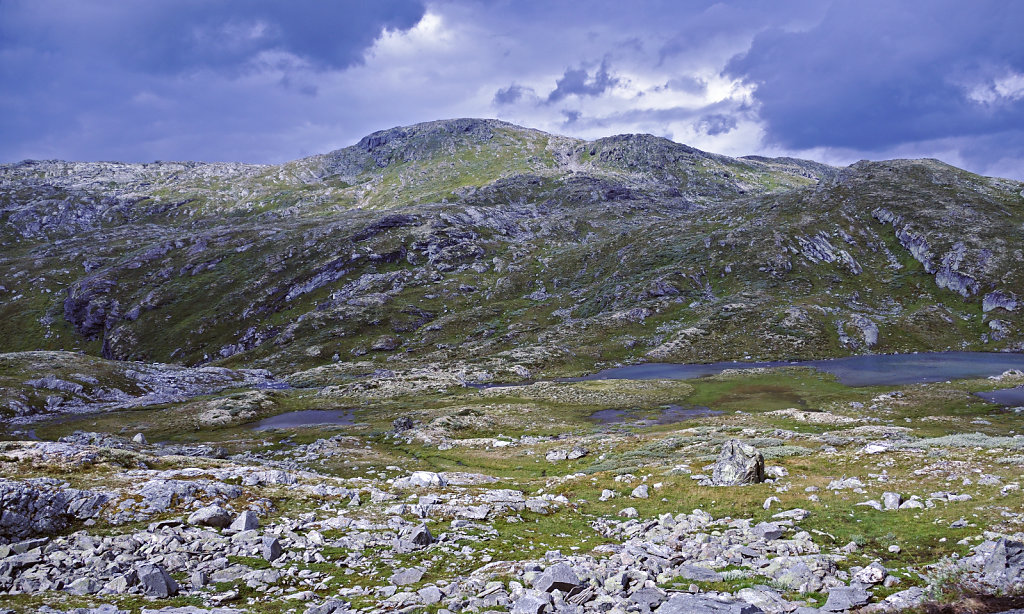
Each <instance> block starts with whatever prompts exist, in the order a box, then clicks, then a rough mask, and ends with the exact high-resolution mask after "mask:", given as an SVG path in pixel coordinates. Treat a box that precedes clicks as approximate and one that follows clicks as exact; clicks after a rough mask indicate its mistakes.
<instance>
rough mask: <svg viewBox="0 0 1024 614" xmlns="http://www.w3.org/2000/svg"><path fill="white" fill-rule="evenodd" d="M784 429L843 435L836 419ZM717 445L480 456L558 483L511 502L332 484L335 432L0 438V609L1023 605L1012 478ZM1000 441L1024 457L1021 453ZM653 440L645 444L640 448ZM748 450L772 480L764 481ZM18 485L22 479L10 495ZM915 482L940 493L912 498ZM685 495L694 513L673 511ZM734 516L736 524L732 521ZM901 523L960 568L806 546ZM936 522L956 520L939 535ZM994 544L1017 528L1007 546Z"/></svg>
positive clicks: (854, 444)
mask: <svg viewBox="0 0 1024 614" xmlns="http://www.w3.org/2000/svg"><path fill="white" fill-rule="evenodd" d="M898 399H899V396H896V397H893V396H891V395H889V396H883V397H881V398H878V399H876V401H877V403H878V404H882V403H886V402H889V403H891V402H893V401H894V400H898ZM799 413H800V412H798V411H797V410H790V411H789V413H788V414H786V415H789V416H797V415H799ZM805 413H806V412H805ZM805 420H817V421H818V422H820V423H832V424H835V423H840V424H841V423H843V422H844V420H845V421H846V422H848V423H863V419H862V418H852V417H847V418H844V417H843V416H840V415H836V414H817V415H813V416H810V417H806V416H805ZM868 423H870V420H869V421H868ZM729 431H730V429H725V430H721V429H716V428H711V429H710V430H709V429H707V428H704V429H702V428H688V429H682V430H678V431H675V432H673V433H672V435H671V437H680V436H687V435H689V436H691V437H692V436H693V435H697V434H698V433H701V434H699V435H697V437H696V439H697V440H705V441H704V442H703V443H700V444H697V445H698V446H703V448H701V449H708V448H707V446H708V445H713V446H714V449H716V450H718V452H717V455H716V456H714V457H713V458H714V461H713V462H711V463H710V464H707V465H705V466H704V468H703V470H699V469H696V468H691V465H690V464H689V463H686V462H683V463H681V464H680V463H676V464H671V465H662V464H658V463H656V464H655V465H647V466H646V468H645V466H644V465H640V466H638V467H637V468H635V469H633V470H631V471H630V472H624V471H617V472H612V473H608V472H598V473H594V472H592V471H587V472H586V473H574V472H564V471H565V467H566V463H573V462H575V463H582V462H584V461H586V460H588V459H591V458H593V457H594V456H595V455H597V454H599V453H600V457H601V458H602V459H606V460H608V459H607V458H606V457H611V456H614V455H613V453H612V450H614V449H615V445H616V443H615V441H614V440H616V439H618V438H620V437H622V434H618V435H615V434H611V437H609V435H608V434H606V435H604V436H603V437H600V438H597V439H595V438H594V437H593V436H589V435H588V436H580V435H566V436H560V437H547V436H539V437H538V436H526V435H524V436H522V437H519V438H499V439H492V440H490V442H489V443H488V445H486V448H487V449H495V450H502V451H503V452H502V454H504V455H506V456H507V457H508V458H509V459H512V458H526V459H529V458H531V457H534V456H541V457H542V458H543V460H540V459H539V458H538V459H536V462H539V463H544V464H545V465H547V466H549V467H551V468H552V470H554V472H555V473H560V472H561V473H562V475H558V476H557V477H551V478H544V479H541V480H539V481H537V480H527V483H529V487H528V488H522V487H517V485H516V484H515V482H516V480H514V479H509V478H508V477H505V478H503V479H499V478H498V477H495V476H490V475H486V474H483V473H476V472H471V473H470V472H457V471H449V472H432V471H414V472H411V473H410V472H408V471H403V470H402V469H400V468H399V467H398V466H394V465H388V466H386V467H371V466H368V465H362V466H361V470H360V471H358V472H357V473H358V475H352V476H351V477H338V476H337V475H336V472H331V473H335V475H330V474H327V473H323V472H321V471H317V470H315V469H313V467H323V466H325V465H324V464H325V463H328V464H329V463H332V462H336V463H341V464H343V465H349V464H351V463H352V462H353V461H354V460H355V459H359V458H360V455H361V454H366V453H370V454H372V452H367V450H368V449H369V448H370V447H371V446H370V445H368V444H366V443H365V442H364V441H363V440H362V439H360V438H359V437H352V436H347V435H335V436H333V437H330V438H322V439H315V440H312V441H310V442H309V443H305V444H296V443H291V444H287V440H285V443H286V444H287V445H285V446H283V447H275V448H274V449H266V450H262V451H261V450H260V448H259V446H258V445H257V446H253V447H252V448H251V449H249V450H248V451H245V452H242V453H238V454H233V455H229V454H227V452H226V450H223V449H215V448H214V447H213V446H210V445H207V444H196V445H185V444H155V445H154V444H149V443H147V442H146V439H145V437H144V436H143V435H141V434H139V435H137V436H135V437H134V438H132V439H127V438H123V437H118V436H113V435H104V434H99V433H86V432H76V433H74V434H71V435H68V436H65V437H64V438H62V440H61V441H59V442H43V441H40V442H8V443H5V444H0V445H2V448H0V450H2V452H0V462H2V463H3V465H2V467H3V470H4V471H3V473H4V475H7V476H9V477H8V479H4V480H0V506H2V507H0V509H2V515H0V542H2V543H3V545H0V593H2V596H0V611H2V612H22V611H39V612H54V611H57V612H76V613H89V614H92V613H102V614H114V613H120V612H139V611H141V612H144V613H146V612H163V613H168V614H169V613H172V612H173V613H181V614H186V613H188V614H198V613H202V612H211V613H216V614H229V613H236V612H302V613H305V614H330V613H335V612H351V611H364V612H377V611H402V612H417V611H436V612H446V611H447V612H487V611H494V612H503V611H509V612H516V613H527V612H529V613H531V614H540V613H543V612H592V611H593V612H612V613H619V612H622V613H625V612H639V613H647V612H655V613H659V614H673V613H691V612H696V613H699V614H703V613H714V614H719V613H720V614H733V613H735V614H756V613H758V612H766V613H769V614H782V613H786V614H788V613H790V612H796V613H797V614H814V613H816V612H822V613H826V612H846V611H850V610H856V611H862V612H881V611H895V610H901V609H906V608H910V607H915V606H918V605H921V604H922V603H925V602H929V601H933V600H936V599H940V598H941V597H942V596H943V595H944V594H946V592H947V591H955V590H962V589H964V588H965V587H971V590H977V591H985V592H989V593H992V594H997V593H998V594H1014V593H1015V592H1019V591H1021V590H1022V589H1024V576H1022V572H1024V543H1021V540H1022V538H1024V532H1021V531H1020V528H1021V527H1022V526H1024V510H1022V509H1021V498H1020V482H1019V480H1015V479H1013V478H1014V477H1015V476H1014V475H1012V474H1009V475H1007V474H1005V473H1004V472H1002V471H1000V470H998V469H997V470H996V471H995V472H994V473H991V474H989V473H983V472H982V471H981V469H977V470H972V469H971V466H972V463H971V462H968V461H965V460H963V459H959V456H960V455H959V454H957V453H952V452H951V454H953V456H957V457H958V460H949V461H943V460H940V458H936V457H935V455H931V454H922V452H921V450H922V449H927V448H928V446H927V445H924V446H920V445H918V444H920V443H921V442H920V441H918V440H916V439H915V438H914V437H912V436H909V434H907V431H909V429H905V430H904V431H903V434H902V435H901V431H900V429H898V428H894V427H884V426H876V427H870V426H861V427H858V428H854V429H852V430H849V431H831V432H826V433H824V434H821V435H817V434H803V435H801V434H799V433H797V432H795V431H794V432H790V433H789V434H785V433H783V432H782V431H779V430H778V429H776V430H775V431H773V434H774V435H775V436H776V437H779V436H781V437H784V439H786V440H788V442H787V443H786V444H785V446H788V447H789V448H794V447H798V446H801V445H802V446H811V445H819V446H821V450H820V451H818V452H815V453H814V454H815V456H816V457H817V458H818V459H819V460H820V462H822V463H824V464H825V465H834V466H836V467H840V466H842V467H846V466H849V465H848V463H850V462H851V461H856V462H860V461H862V460H863V459H869V460H870V461H871V462H873V463H877V465H876V467H883V469H881V471H880V472H867V471H865V473H864V474H861V475H836V476H834V477H833V478H832V479H831V480H830V481H828V483H824V482H821V481H820V480H818V481H817V483H820V484H821V486H817V485H810V486H804V484H807V483H808V481H807V479H806V477H807V476H794V475H793V472H794V471H804V470H806V469H807V466H806V465H805V464H804V465H794V464H793V463H792V462H787V461H793V460H794V459H798V458H801V457H798V456H796V457H794V456H788V455H787V454H786V453H783V454H779V453H778V451H780V448H778V446H779V445H780V443H777V442H772V441H769V440H765V439H763V438H760V439H759V438H758V437H755V434H756V429H747V430H745V431H743V432H744V433H745V434H746V437H745V438H744V439H724V440H723V439H722V437H723V435H725V434H726V433H728V432H729ZM425 432H429V431H428V430H425V429H424V428H423V426H422V425H420V424H419V423H417V422H414V421H413V420H410V419H408V418H404V419H399V420H396V421H395V423H394V424H393V425H392V429H391V431H390V432H389V433H386V434H385V440H387V441H391V442H394V443H393V445H401V444H403V443H405V442H406V441H412V440H414V439H416V438H418V437H420V436H421V434H423V433H425ZM733 432H735V431H733ZM840 433H842V436H841V435H840ZM858 433H859V435H858ZM671 437H670V438H671ZM627 439H628V438H627ZM1004 439H1006V442H1005V443H1003V445H1004V446H1005V445H1007V444H1009V445H1010V446H1011V448H1012V447H1013V446H1018V449H1024V439H1020V438H1013V437H1008V438H1004ZM610 440H611V441H610ZM658 441H661V442H662V443H661V445H662V446H663V447H664V446H665V441H666V440H664V439H660V438H657V437H655V438H654V439H653V442H651V441H649V442H648V443H649V444H651V443H656V442H658ZM719 441H720V442H722V443H715V442H719ZM757 441H760V442H761V444H760V445H762V446H768V447H766V448H764V449H765V450H767V451H772V450H775V451H776V452H775V453H772V454H768V456H769V457H772V458H778V459H780V460H781V464H772V463H768V464H766V463H765V460H764V457H765V454H762V452H761V450H760V449H759V448H758V447H756V446H755V445H752V443H750V442H757ZM899 441H901V442H902V444H903V446H902V448H900V447H897V442H899ZM923 441H924V442H925V444H927V443H928V441H929V440H927V439H926V440H923ZM976 441H982V442H983V443H984V440H983V439H979V440H976ZM815 442H817V443H815ZM825 442H830V443H825ZM466 443H468V445H471V446H473V445H479V443H480V442H479V441H477V442H476V443H475V444H474V443H469V442H468V441H467V442H466ZM462 445H465V444H462ZM785 446H783V447H785ZM440 447H442V448H444V447H446V446H445V445H442V446H440ZM447 447H448V448H449V449H450V448H451V447H452V444H451V442H449V444H448V445H447ZM915 447H916V449H915ZM666 449H667V448H666ZM995 449H996V450H999V448H995ZM601 450H605V451H604V452H603V453H602V452H601ZM668 456H673V454H672V453H669V454H668ZM683 458H684V456H679V458H678V460H683ZM663 460H665V459H663ZM667 460H670V459H667ZM907 461H909V462H911V464H914V465H917V466H920V467H921V469H919V470H918V471H916V472H914V475H915V476H916V477H914V478H913V479H912V480H909V481H907V480H904V479H900V478H899V477H898V476H897V468H898V466H899V465H902V464H903V463H905V462H907ZM512 462H520V461H512ZM787 465H788V466H789V468H787ZM862 467H863V466H862ZM884 467H888V468H890V469H892V471H891V472H890V471H889V470H888V469H884ZM559 468H562V469H561V471H559ZM19 469H20V472H21V473H22V474H25V473H28V474H37V475H39V477H26V478H24V479H19V478H16V477H14V476H16V475H18V474H19ZM634 471H635V473H634ZM975 471H977V473H975ZM824 473H825V474H827V473H830V471H829V470H828V469H825V471H824ZM43 476H46V477H43ZM935 476H939V477H940V482H941V483H944V484H946V485H947V488H946V489H944V490H931V489H930V488H928V489H929V490H931V491H930V492H924V491H921V486H922V485H923V484H927V486H930V485H931V478H933V477H935ZM813 481H814V480H812V482H813ZM914 481H919V482H921V483H923V484H916V485H915V484H914ZM691 484H692V485H693V486H690V485H691ZM900 486H903V487H905V488H907V489H908V490H907V491H904V492H902V493H901V492H898V491H897V490H896V489H897V488H899V487H900ZM968 486H970V488H968ZM694 488H698V489H701V492H700V494H699V496H700V497H702V498H703V499H704V500H705V501H706V502H710V503H711V504H712V506H713V508H714V509H715V510H716V513H711V512H708V511H704V510H702V509H693V508H687V507H686V506H685V505H684V504H683V503H682V500H683V499H688V498H689V497H690V496H692V494H693V493H692V492H687V491H690V490H692V489H694ZM978 488H980V489H981V490H980V491H979V490H977V489H978ZM919 491H920V492H919ZM967 491H971V492H974V493H975V494H974V495H972V494H969V493H968V492H967ZM591 493H592V494H591ZM764 495H767V496H764ZM751 496H753V497H754V498H755V499H754V501H750V497H751ZM761 496H764V501H763V503H760V497H761ZM719 500H721V501H722V502H724V505H722V504H719ZM730 501H732V502H733V503H730ZM801 501H802V502H803V503H802V504H801V505H799V506H798V505H794V503H799V502H801ZM979 504H980V506H979ZM830 505H831V506H832V509H831V510H830ZM595 506H601V507H600V508H597V507H595ZM732 506H735V510H736V512H734V513H723V510H724V511H728V510H729V509H730V507H732ZM750 509H758V513H757V514H756V517H754V516H750V515H747V514H745V513H743V510H750ZM982 509H986V510H990V511H991V510H998V514H999V516H1000V522H998V523H991V524H986V523H980V524H979V523H978V522H976V521H974V520H969V519H971V518H973V517H974V516H977V511H979V510H982ZM659 510H670V511H659ZM920 513H926V514H933V515H934V514H938V516H929V518H932V520H931V521H930V523H931V524H933V525H935V527H936V528H935V531H937V534H942V535H943V537H941V538H939V539H938V541H939V542H940V543H949V544H950V545H953V544H952V542H953V541H954V540H955V541H956V542H957V544H958V545H957V546H953V547H954V548H958V549H959V550H961V551H963V552H964V555H963V556H961V555H959V554H956V550H954V551H952V552H951V554H950V555H948V556H947V557H946V558H938V557H936V556H935V552H934V551H932V550H928V549H927V548H925V549H924V550H923V553H924V557H923V558H918V557H917V556H915V557H913V558H912V559H909V560H908V559H901V558H900V554H901V550H903V549H908V550H921V547H922V546H924V544H915V543H914V537H910V538H909V539H908V538H904V537H898V536H897V535H896V534H891V535H889V536H888V538H887V539H888V542H886V543H883V544H873V547H874V548H879V547H881V546H884V548H885V550H884V552H885V553H886V555H885V556H887V557H890V558H891V559H892V561H893V562H890V563H888V564H886V563H883V561H882V558H881V557H878V556H875V554H874V553H869V554H867V555H865V554H864V553H862V552H861V551H862V549H863V548H864V546H865V545H866V544H865V538H864V537H860V538H855V539H852V540H844V539H842V538H840V537H838V536H837V535H833V534H830V533H829V532H828V531H825V530H822V529H821V528H818V527H823V526H827V524H828V523H830V522H833V520H834V519H833V518H830V515H832V514H835V515H837V516H839V515H842V516H846V515H849V516H850V517H851V518H853V517H857V518H858V519H857V520H856V522H860V521H861V520H860V519H863V520H865V521H867V522H879V519H884V520H882V521H881V522H888V521H890V520H893V519H898V520H899V522H903V523H907V524H910V525H913V524H914V523H915V522H922V521H921V520H919V519H920V518H921V516H920V515H919V514H920ZM949 517H955V518H956V520H954V521H952V522H950V521H948V520H942V518H949ZM823 522H824V523H825V524H822V523H823ZM940 524H941V526H940ZM1012 526H1016V527H1017V532H1012V531H1010V532H1007V528H1009V527H1012ZM530 527H536V528H533V529H531V528H530ZM869 533H870V530H869V529H865V534H869ZM932 533H934V531H933V532H932ZM947 534H948V538H947V537H946V536H945V535H947ZM933 538H934V534H929V535H927V536H925V535H922V536H921V539H922V540H930V539H933ZM896 561H899V562H898V563H896ZM908 561H909V562H908ZM12 607H13V608H14V609H13V610H12V609H10V608H12Z"/></svg>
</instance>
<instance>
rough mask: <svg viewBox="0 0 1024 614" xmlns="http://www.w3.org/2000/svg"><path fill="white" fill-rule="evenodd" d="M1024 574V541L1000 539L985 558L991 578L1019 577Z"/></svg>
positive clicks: (986, 567)
mask: <svg viewBox="0 0 1024 614" xmlns="http://www.w3.org/2000/svg"><path fill="white" fill-rule="evenodd" d="M1022 574H1024V543H1022V542H1015V541H1010V540H1007V539H1005V538H1004V539H1000V540H999V541H997V542H996V544H995V546H994V547H993V548H992V551H991V553H990V554H989V555H988V556H987V557H986V558H985V575H986V576H989V578H990V579H999V578H1019V577H1021V575H1022Z"/></svg>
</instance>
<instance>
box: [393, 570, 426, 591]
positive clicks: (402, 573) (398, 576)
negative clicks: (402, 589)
mask: <svg viewBox="0 0 1024 614" xmlns="http://www.w3.org/2000/svg"><path fill="white" fill-rule="evenodd" d="M422 579H423V570H422V569H420V568H419V567H412V568H409V569H399V570H398V571H397V572H395V573H394V574H393V575H392V576H391V583H392V584H394V585H395V586H405V585H407V584H416V583H417V582H419V581H420V580H422Z"/></svg>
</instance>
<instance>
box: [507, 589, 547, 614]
mask: <svg viewBox="0 0 1024 614" xmlns="http://www.w3.org/2000/svg"><path fill="white" fill-rule="evenodd" d="M550 608H551V595H549V594H547V593H545V592H544V591H538V590H528V591H526V594H525V595H523V596H522V597H520V598H519V599H517V600H516V602H515V603H514V604H513V605H512V609H511V610H509V611H510V612H511V614H543V612H545V611H546V610H548V609H550Z"/></svg>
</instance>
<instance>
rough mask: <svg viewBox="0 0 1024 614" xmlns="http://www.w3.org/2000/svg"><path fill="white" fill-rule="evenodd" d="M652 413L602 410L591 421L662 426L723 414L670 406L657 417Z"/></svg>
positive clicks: (703, 408) (658, 412) (698, 407)
mask: <svg viewBox="0 0 1024 614" xmlns="http://www.w3.org/2000/svg"><path fill="white" fill-rule="evenodd" d="M650 413H651V412H647V411H637V410H631V409H602V410H601V411H596V412H594V413H592V414H590V419H591V420H594V421H596V422H599V423H600V424H629V425H630V426H656V425H662V424H675V423H677V422H684V421H686V420H692V419H694V418H703V417H705V416H717V415H719V414H721V413H722V412H720V411H717V410H714V409H711V408H710V407H702V406H697V407H683V406H682V405H668V406H666V407H664V408H662V409H660V410H657V415H656V416H653V417H642V416H648V415H649V414H650Z"/></svg>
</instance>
